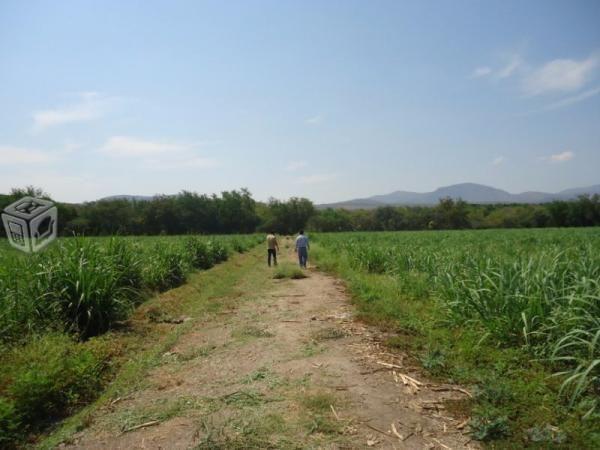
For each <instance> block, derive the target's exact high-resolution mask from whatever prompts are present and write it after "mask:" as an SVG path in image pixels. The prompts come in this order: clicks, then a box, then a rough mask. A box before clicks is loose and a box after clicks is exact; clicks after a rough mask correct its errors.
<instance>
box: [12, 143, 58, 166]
mask: <svg viewBox="0 0 600 450" xmlns="http://www.w3.org/2000/svg"><path fill="white" fill-rule="evenodd" d="M54 159H55V155H54V154H52V153H50V152H45V151H42V150H36V149H30V148H23V147H14V146H3V145H0V167H2V166H12V165H25V164H40V163H46V162H50V161H52V160H54Z"/></svg>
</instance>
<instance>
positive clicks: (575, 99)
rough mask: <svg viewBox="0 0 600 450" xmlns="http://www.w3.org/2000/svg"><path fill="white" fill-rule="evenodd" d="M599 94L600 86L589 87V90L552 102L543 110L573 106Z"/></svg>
mask: <svg viewBox="0 0 600 450" xmlns="http://www.w3.org/2000/svg"><path fill="white" fill-rule="evenodd" d="M598 94H600V87H597V88H594V89H589V90H587V91H584V92H582V93H581V94H577V95H572V96H571V97H567V98H564V99H562V100H559V101H557V102H554V103H551V104H549V105H548V106H546V107H545V108H543V109H542V111H553V110H556V109H561V108H565V107H567V106H571V105H573V104H575V103H579V102H582V101H584V100H587V99H588V98H591V97H594V96H596V95H598Z"/></svg>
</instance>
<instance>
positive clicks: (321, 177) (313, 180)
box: [297, 173, 337, 184]
mask: <svg viewBox="0 0 600 450" xmlns="http://www.w3.org/2000/svg"><path fill="white" fill-rule="evenodd" d="M336 177H337V175H336V174H334V173H319V174H313V175H305V176H302V177H298V178H297V181H298V183H300V184H320V183H326V182H328V181H332V180H334V179H335V178H336Z"/></svg>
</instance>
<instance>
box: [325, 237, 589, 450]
mask: <svg viewBox="0 0 600 450" xmlns="http://www.w3.org/2000/svg"><path fill="white" fill-rule="evenodd" d="M313 242H316V245H315V246H314V247H315V248H314V249H313V258H314V259H315V260H316V262H317V263H318V264H319V267H321V268H324V269H326V270H328V271H331V272H334V273H336V274H338V275H340V276H341V277H342V278H343V279H344V280H346V282H347V284H348V286H349V289H350V291H351V293H352V295H353V301H354V302H355V304H356V305H357V308H358V314H359V317H360V318H362V319H363V320H366V321H368V322H370V323H373V324H377V325H378V326H380V327H382V328H384V329H386V330H388V331H394V332H396V334H397V337H396V338H390V339H389V341H388V342H389V344H391V346H393V347H396V348H399V349H401V350H402V351H404V352H406V353H408V355H409V356H411V357H412V359H413V360H414V361H415V362H419V363H420V364H421V365H422V366H423V367H424V369H425V370H427V371H428V372H429V373H430V374H431V375H432V376H434V377H438V378H443V379H448V380H450V381H456V382H460V383H463V384H466V385H467V386H469V387H473V389H474V390H475V391H478V392H482V393H481V394H480V395H477V396H476V398H475V399H474V400H473V402H472V404H471V406H470V409H471V410H472V411H471V413H472V415H473V420H472V422H471V431H472V433H473V436H474V437H476V438H478V439H481V440H485V441H490V442H493V445H494V447H495V448H515V447H520V446H523V445H524V444H525V443H530V444H531V442H532V441H531V439H532V433H533V434H534V435H535V438H536V439H538V440H537V441H536V442H538V443H540V442H541V441H540V439H542V438H543V436H545V435H549V434H553V435H561V436H562V435H565V439H564V440H561V439H555V440H554V441H553V442H552V445H553V446H557V447H561V446H562V447H564V448H594V447H598V446H599V445H600V433H598V430H599V429H600V410H599V407H600V405H599V404H598V400H597V399H598V395H599V394H600V382H599V376H600V229H597V228H590V229H545V230H487V231H449V232H444V231H436V232H399V233H352V234H349V233H338V234H320V235H317V236H313ZM548 427H556V430H558V431H556V430H555V429H554V428H548ZM532 430H538V431H537V432H535V433H534V431H532ZM544 430H545V431H544ZM548 430H554V431H553V433H549V432H548ZM554 437H555V438H556V436H554ZM558 441H561V442H558ZM545 444H546V445H547V444H548V442H546V443H545ZM536 445H544V444H541V443H540V444H536Z"/></svg>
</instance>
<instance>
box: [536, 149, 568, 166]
mask: <svg viewBox="0 0 600 450" xmlns="http://www.w3.org/2000/svg"><path fill="white" fill-rule="evenodd" d="M573 158H575V153H574V152H572V151H570V150H568V151H565V152H562V153H557V154H555V155H550V156H542V157H541V158H540V159H541V160H542V161H548V162H551V163H562V162H566V161H570V160H572V159H573Z"/></svg>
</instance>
